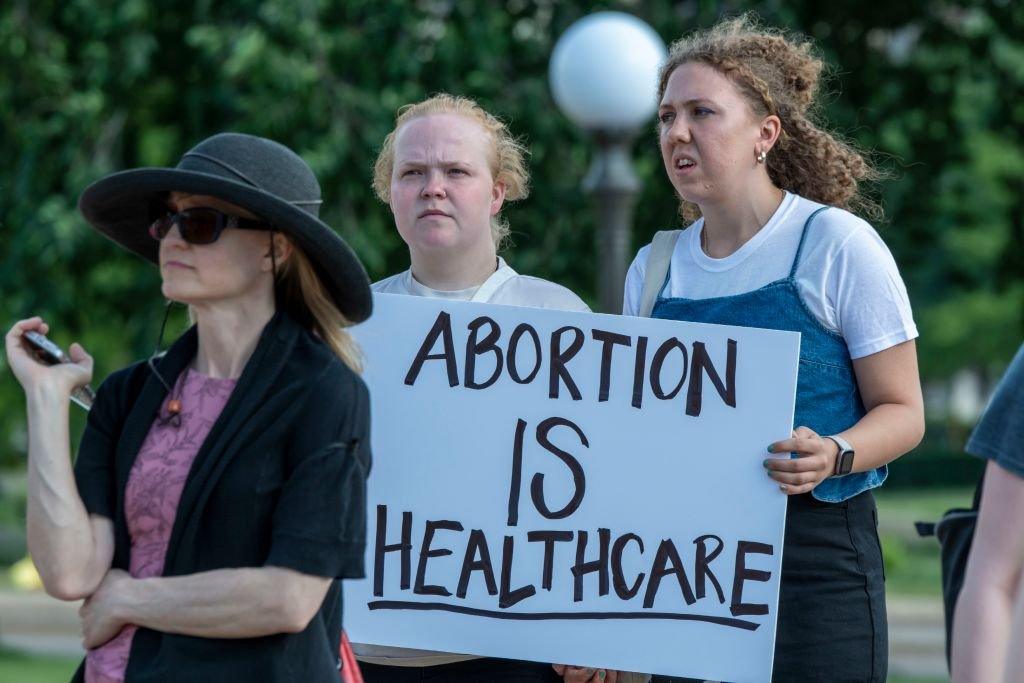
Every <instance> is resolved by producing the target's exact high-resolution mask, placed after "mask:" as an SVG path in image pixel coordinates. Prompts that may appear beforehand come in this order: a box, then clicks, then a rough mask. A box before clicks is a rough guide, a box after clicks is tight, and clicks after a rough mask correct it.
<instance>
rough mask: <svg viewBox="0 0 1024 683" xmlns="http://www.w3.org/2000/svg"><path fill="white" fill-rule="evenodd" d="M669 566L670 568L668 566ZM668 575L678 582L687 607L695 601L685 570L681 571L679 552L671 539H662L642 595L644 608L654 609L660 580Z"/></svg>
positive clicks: (681, 563)
mask: <svg viewBox="0 0 1024 683" xmlns="http://www.w3.org/2000/svg"><path fill="white" fill-rule="evenodd" d="M669 565H671V567H670V566H669ZM669 574H675V575H676V580H677V581H678V582H679V590H681V591H682V592H683V600H685V601H686V604H687V605H692V604H693V603H695V602H696V601H697V599H696V598H694V597H693V589H692V588H690V581H689V580H688V579H687V578H686V570H684V569H683V561H682V560H681V559H679V551H677V550H676V546H675V543H673V542H672V540H671V539H668V538H666V539H664V540H663V541H662V542H661V545H659V546H658V552H657V554H656V555H655V556H654V564H653V566H652V567H651V578H650V579H649V580H648V582H647V592H645V593H644V607H645V608H647V609H650V608H651V607H654V598H655V597H656V596H657V595H658V587H659V586H660V585H661V580H662V578H664V577H666V576H668V575H669Z"/></svg>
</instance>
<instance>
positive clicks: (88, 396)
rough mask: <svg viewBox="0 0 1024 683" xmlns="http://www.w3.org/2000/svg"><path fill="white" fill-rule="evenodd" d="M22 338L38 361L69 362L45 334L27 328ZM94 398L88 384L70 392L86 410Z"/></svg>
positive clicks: (93, 393)
mask: <svg viewBox="0 0 1024 683" xmlns="http://www.w3.org/2000/svg"><path fill="white" fill-rule="evenodd" d="M22 338H23V339H24V340H25V341H26V342H28V345H29V346H31V347H32V350H33V351H35V354H36V358H37V359H38V360H39V362H40V363H44V364H46V365H60V364H61V363H70V362H71V358H70V357H69V356H68V354H66V353H64V350H63V349H62V348H60V347H59V346H57V345H56V344H54V343H53V342H52V341H50V340H49V339H47V338H46V336H45V335H43V334H40V333H39V332H36V331H35V330H29V331H28V332H26V333H25V334H23V335H22ZM95 399H96V393H95V392H94V391H93V390H92V387H90V386H89V385H88V384H86V385H84V386H80V387H75V389H74V390H73V391H72V392H71V400H72V401H74V402H75V403H77V404H78V405H80V406H81V407H82V408H85V409H86V410H89V409H90V408H92V402H93V401H94V400H95Z"/></svg>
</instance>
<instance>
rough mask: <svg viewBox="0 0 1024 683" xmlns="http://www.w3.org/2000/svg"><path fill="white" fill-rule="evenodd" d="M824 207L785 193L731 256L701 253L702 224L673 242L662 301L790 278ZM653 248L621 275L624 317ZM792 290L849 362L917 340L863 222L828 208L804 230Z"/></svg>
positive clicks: (891, 266) (899, 291) (634, 309)
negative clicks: (841, 342) (839, 340)
mask: <svg viewBox="0 0 1024 683" xmlns="http://www.w3.org/2000/svg"><path fill="white" fill-rule="evenodd" d="M821 206H822V205H821V204H818V203H817V202H812V201H811V200H809V199H804V198H803V197H800V196H798V195H795V194H791V193H789V192H787V193H786V195H785V197H784V198H783V200H782V203H781V204H780V205H779V208H778V209H777V210H776V211H775V214H774V215H773V216H772V217H771V218H770V219H769V220H768V223H766V224H765V226H764V227H763V228H761V230H759V231H758V232H757V234H755V235H754V236H753V237H752V238H751V239H750V240H749V241H748V242H747V243H746V244H744V245H743V246H742V247H740V248H739V249H737V250H736V251H735V252H733V253H732V254H730V255H729V256H727V257H725V258H721V259H716V258H711V257H710V256H708V255H707V254H706V253H704V250H703V249H701V246H700V241H701V230H702V229H703V227H704V220H703V219H698V220H697V221H696V222H695V223H693V225H691V226H689V227H688V228H687V229H685V230H684V231H683V232H682V234H680V236H679V241H678V242H677V243H676V248H675V251H673V253H672V260H671V268H670V271H669V282H668V286H667V287H666V288H665V290H664V292H663V293H662V296H667V297H673V298H676V297H678V298H686V299H708V298H712V297H720V296H731V295H735V294H744V293H746V292H750V291H753V290H755V289H758V288H760V287H763V286H764V285H766V284H768V283H770V282H774V281H776V280H782V279H785V278H787V277H789V272H790V269H791V268H792V267H793V259H794V257H795V256H796V250H797V245H798V244H799V243H800V234H801V232H802V231H803V227H804V223H806V222H807V219H808V217H809V216H810V215H811V214H812V213H813V212H814V211H815V210H817V209H818V208H820V207H821ZM650 250H651V245H649V244H648V245H647V246H645V247H643V248H642V249H641V250H640V251H639V253H638V254H637V255H636V258H635V259H633V264H632V265H631V266H630V268H629V273H628V274H627V275H626V287H625V294H624V299H623V306H622V309H623V311H622V312H623V314H625V315H637V313H638V311H639V308H640V293H641V291H642V289H643V283H644V270H645V268H646V267H647V254H648V252H649V251H650ZM796 285H797V289H798V291H799V292H800V296H801V297H802V298H803V300H804V303H805V304H806V305H807V307H808V308H809V309H810V312H811V313H812V314H813V315H814V317H815V318H817V319H818V322H820V323H821V324H822V325H824V326H825V327H826V328H827V329H829V330H832V331H833V332H837V333H839V334H840V335H842V337H843V339H845V340H846V346H847V348H848V349H849V351H850V357H851V358H863V357H864V356H870V355H871V354H873V353H878V352H879V351H884V350H885V349H888V348H890V347H892V346H895V345H897V344H900V343H902V342H905V341H907V340H910V339H914V338H915V337H917V336H918V333H917V326H916V325H915V324H914V317H913V314H912V313H911V310H910V299H909V297H908V296H907V288H906V286H905V285H904V284H903V279H902V278H901V277H900V273H899V269H898V268H897V267H896V261H895V260H893V257H892V254H891V253H890V252H889V249H888V247H886V246H885V243H884V242H883V241H882V238H881V237H879V235H878V233H877V232H875V230H874V228H872V227H871V226H870V225H869V224H868V223H867V222H865V221H863V220H861V219H860V218H858V217H857V216H854V215H853V214H852V213H850V212H848V211H844V210H842V209H837V208H829V209H828V210H827V211H823V212H821V213H819V214H818V215H817V217H815V219H814V222H812V223H811V225H810V226H809V227H808V228H807V238H806V240H805V242H804V248H803V253H802V254H801V255H800V264H799V266H798V267H797V271H796Z"/></svg>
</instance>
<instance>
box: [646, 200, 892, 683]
mask: <svg viewBox="0 0 1024 683" xmlns="http://www.w3.org/2000/svg"><path fill="white" fill-rule="evenodd" d="M827 208H828V207H822V208H820V209H818V210H816V211H815V212H814V213H812V214H811V216H810V217H809V218H808V219H807V222H806V223H805V224H804V227H803V233H802V234H801V236H800V243H799V246H798V247H797V251H796V255H795V257H794V259H793V267H792V269H791V270H790V273H789V276H788V277H787V278H785V279H783V280H776V281H774V282H770V283H768V284H767V285H765V286H763V287H761V288H760V289H756V290H754V291H752V292H746V293H744V294H737V295H734V296H724V297H715V298H710V299H683V298H665V297H660V296H659V298H658V300H657V302H656V303H655V305H654V310H653V312H652V313H651V317H652V318H666V319H669V320H686V321H690V322H701V323H714V324H720V325H741V326H744V327H760V328H766V329H774V330H788V331H793V332H800V335H801V336H800V369H799V375H798V379H797V395H796V418H795V419H796V425H794V426H806V427H809V428H811V429H813V430H814V431H815V432H817V433H818V434H820V435H823V436H824V435H828V434H835V433H837V432H841V431H843V430H845V429H848V428H849V427H851V426H852V425H854V424H855V423H856V422H857V421H858V420H860V418H861V417H863V416H864V412H865V411H864V406H863V404H862V403H861V399H860V393H859V391H858V390H857V381H856V377H855V375H854V372H853V363H852V361H851V360H850V354H849V351H848V350H847V347H846V342H845V341H844V340H843V338H842V337H841V336H840V335H838V334H836V333H835V332H832V331H831V330H828V329H826V328H825V327H824V326H822V324H821V323H820V322H819V321H818V320H817V318H815V317H814V315H813V314H812V313H811V312H810V311H809V310H808V308H807V306H806V304H805V303H804V301H803V299H802V298H801V296H800V292H799V290H798V289H797V285H796V271H797V267H798V266H799V264H800V254H801V252H802V251H803V246H804V241H805V239H806V237H807V230H808V228H809V227H810V226H811V223H812V222H813V221H814V218H815V217H816V216H817V215H818V214H819V213H821V212H822V211H825V210H826V209H827ZM668 281H669V276H668V275H666V278H665V284H666V285H667V284H668ZM662 293H664V285H663V287H662ZM759 466H760V463H756V462H755V463H751V467H759ZM886 475H887V470H886V468H885V467H884V466H883V467H880V468H878V469H877V470H873V471H870V472H863V473H857V474H850V475H847V476H845V477H838V478H830V479H826V480H825V481H824V482H822V483H821V484H819V485H818V486H817V487H816V488H815V489H814V490H813V491H812V492H811V493H810V494H803V495H796V496H790V497H789V501H788V508H787V513H786V540H785V547H784V549H783V555H782V585H781V591H780V595H779V620H778V631H777V634H776V640H775V666H774V675H773V680H774V681H786V682H789V681H830V682H831V681H841V680H842V681H847V680H849V681H884V680H885V677H886V666H887V648H888V634H887V628H886V616H885V584H884V576H883V570H882V552H881V547H880V545H879V543H878V534H877V531H876V527H877V513H876V510H875V502H874V497H873V496H872V495H871V493H870V489H872V488H874V487H876V486H879V485H881V484H882V482H883V481H885V478H886ZM656 678H657V679H658V680H672V679H661V678H658V677H656Z"/></svg>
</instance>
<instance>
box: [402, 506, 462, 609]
mask: <svg viewBox="0 0 1024 683" xmlns="http://www.w3.org/2000/svg"><path fill="white" fill-rule="evenodd" d="M438 529H445V530H448V531H462V524H460V523H459V522H452V521H450V520H446V519H442V520H436V521H435V520H432V519H431V520H427V524H426V526H425V527H424V529H423V544H422V545H421V546H420V561H419V565H418V566H417V567H416V585H415V586H413V589H412V592H413V593H416V594H417V595H444V596H449V595H451V591H449V590H448V589H447V588H445V587H444V586H435V585H427V584H426V583H425V581H426V574H427V560H428V559H430V558H431V557H444V556H445V555H451V554H452V551H451V550H449V549H448V548H435V549H431V548H430V543H431V541H433V540H434V532H435V531H436V530H438Z"/></svg>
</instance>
